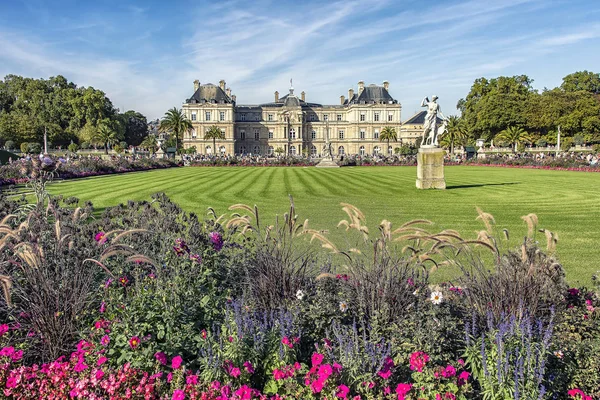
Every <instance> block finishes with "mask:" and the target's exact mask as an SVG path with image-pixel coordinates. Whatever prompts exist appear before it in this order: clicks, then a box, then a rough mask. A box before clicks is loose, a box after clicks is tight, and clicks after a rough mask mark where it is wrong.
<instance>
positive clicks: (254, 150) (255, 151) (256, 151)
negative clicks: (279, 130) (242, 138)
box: [252, 146, 260, 155]
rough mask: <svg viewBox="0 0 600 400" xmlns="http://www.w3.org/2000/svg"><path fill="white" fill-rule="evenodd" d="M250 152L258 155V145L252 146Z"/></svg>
mask: <svg viewBox="0 0 600 400" xmlns="http://www.w3.org/2000/svg"><path fill="white" fill-rule="evenodd" d="M252 153H254V154H257V155H260V147H259V146H254V149H253V150H252Z"/></svg>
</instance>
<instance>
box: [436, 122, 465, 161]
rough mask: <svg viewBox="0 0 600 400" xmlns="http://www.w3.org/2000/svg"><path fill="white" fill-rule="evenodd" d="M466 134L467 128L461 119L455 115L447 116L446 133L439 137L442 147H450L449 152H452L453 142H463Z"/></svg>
mask: <svg viewBox="0 0 600 400" xmlns="http://www.w3.org/2000/svg"><path fill="white" fill-rule="evenodd" d="M467 136H468V133H467V130H466V129H465V127H464V126H463V124H462V121H461V119H460V118H459V117H457V116H456V115H451V116H449V117H448V126H447V127H446V133H445V134H444V135H443V136H442V138H441V143H442V145H443V146H444V147H450V154H454V144H455V143H456V142H459V143H461V142H463V141H464V140H465V139H466V138H467Z"/></svg>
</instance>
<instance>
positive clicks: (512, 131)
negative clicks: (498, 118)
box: [496, 126, 533, 153]
mask: <svg viewBox="0 0 600 400" xmlns="http://www.w3.org/2000/svg"><path fill="white" fill-rule="evenodd" d="M496 139H497V140H499V141H502V142H507V143H509V144H511V145H514V147H513V152H514V153H516V152H517V146H518V145H519V144H521V143H531V142H532V141H533V139H532V138H531V136H530V135H529V133H527V132H526V131H525V129H523V128H519V127H517V126H509V127H508V128H506V129H505V130H503V131H502V132H500V133H499V134H497V135H496Z"/></svg>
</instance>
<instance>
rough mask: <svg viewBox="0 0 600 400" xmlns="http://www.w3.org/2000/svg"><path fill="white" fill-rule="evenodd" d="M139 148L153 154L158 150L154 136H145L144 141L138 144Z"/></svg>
mask: <svg viewBox="0 0 600 400" xmlns="http://www.w3.org/2000/svg"><path fill="white" fill-rule="evenodd" d="M140 146H141V147H142V148H144V149H146V150H148V151H149V152H151V153H154V152H155V151H156V150H158V142H157V140H156V136H155V135H148V136H146V138H145V139H144V141H142V143H140Z"/></svg>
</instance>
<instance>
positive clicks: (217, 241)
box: [208, 232, 223, 251]
mask: <svg viewBox="0 0 600 400" xmlns="http://www.w3.org/2000/svg"><path fill="white" fill-rule="evenodd" d="M208 239H209V240H210V242H211V243H212V245H213V249H214V250H215V251H221V249H222V248H223V236H221V234H220V233H219V232H211V233H209V235H208Z"/></svg>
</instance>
